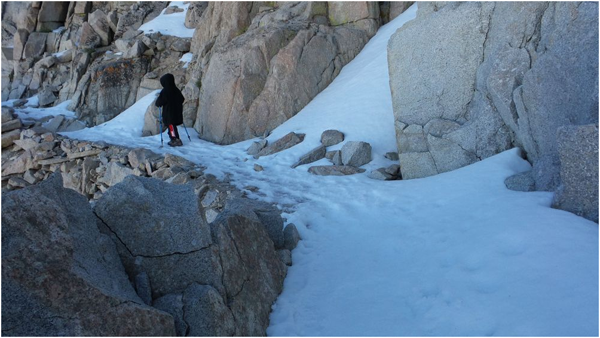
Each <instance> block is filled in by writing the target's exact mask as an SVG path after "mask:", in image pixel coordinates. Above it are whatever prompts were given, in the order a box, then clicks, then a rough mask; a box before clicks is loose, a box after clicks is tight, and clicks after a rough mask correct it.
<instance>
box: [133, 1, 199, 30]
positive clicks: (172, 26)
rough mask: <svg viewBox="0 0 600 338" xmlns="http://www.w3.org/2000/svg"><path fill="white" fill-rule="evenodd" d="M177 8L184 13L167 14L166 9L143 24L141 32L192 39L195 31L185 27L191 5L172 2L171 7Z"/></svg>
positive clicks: (182, 2)
mask: <svg viewBox="0 0 600 338" xmlns="http://www.w3.org/2000/svg"><path fill="white" fill-rule="evenodd" d="M172 6H176V7H179V8H181V9H183V12H178V13H171V14H165V11H166V10H167V9H166V8H165V9H163V10H162V12H161V13H160V15H159V16H157V17H156V18H154V19H153V20H151V21H149V22H146V23H145V24H143V25H142V26H141V27H140V28H139V30H141V31H144V33H145V34H152V33H156V32H160V33H161V34H162V35H172V36H178V37H180V38H191V37H193V36H194V29H193V28H187V27H185V25H184V22H185V13H186V12H187V10H188V7H190V4H189V3H184V1H171V2H170V3H169V7H172Z"/></svg>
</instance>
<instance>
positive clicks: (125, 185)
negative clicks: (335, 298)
mask: <svg viewBox="0 0 600 338" xmlns="http://www.w3.org/2000/svg"><path fill="white" fill-rule="evenodd" d="M2 164H3V166H2V176H3V180H2V202H3V203H2V250H3V256H2V293H3V297H2V322H3V324H2V334H3V335H6V336H22V335H26V336H34V335H39V336H48V335H73V336H78V335H96V336H135V335H144V336H170V335H175V334H177V335H179V336H232V335H241V336H257V335H265V330H266V328H267V326H268V325H269V314H270V312H271V305H272V304H273V302H274V301H275V299H276V298H277V296H278V295H279V293H280V292H281V290H282V288H283V279H284V277H285V275H286V272H287V266H288V265H291V264H292V258H291V250H292V249H294V247H295V246H296V244H297V243H298V240H299V235H298V232H297V230H296V228H295V226H294V225H293V224H289V225H287V226H286V227H285V231H284V229H283V219H282V218H281V216H280V211H279V210H278V209H277V208H275V207H274V206H272V205H270V204H267V203H263V202H258V201H254V200H249V199H247V198H245V196H244V194H243V193H242V192H241V191H239V190H237V189H235V188H234V187H232V186H230V185H229V184H227V183H226V182H219V181H217V180H216V178H215V177H214V176H211V175H205V174H204V173H203V169H202V168H201V167H198V166H197V165H194V164H193V163H191V162H189V161H186V160H185V159H183V158H180V157H177V156H173V155H167V156H165V157H161V156H159V155H157V154H154V153H152V152H150V151H148V150H145V149H141V148H138V149H127V148H122V147H115V146H109V145H106V144H103V143H90V142H80V141H71V140H69V139H66V138H63V137H61V136H57V135H53V134H52V133H49V132H46V131H44V130H42V129H40V128H39V127H33V128H30V129H25V130H23V131H20V133H19V137H18V138H17V139H16V140H14V145H12V146H11V147H10V148H5V149H4V150H3V151H2ZM5 178H8V179H6V180H5ZM88 199H89V200H90V202H92V203H89V202H88Z"/></svg>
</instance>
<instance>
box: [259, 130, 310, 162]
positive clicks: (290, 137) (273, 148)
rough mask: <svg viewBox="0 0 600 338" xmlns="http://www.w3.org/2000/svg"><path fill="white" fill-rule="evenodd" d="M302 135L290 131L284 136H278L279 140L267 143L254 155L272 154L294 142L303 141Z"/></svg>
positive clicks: (294, 143) (293, 144) (287, 147)
mask: <svg viewBox="0 0 600 338" xmlns="http://www.w3.org/2000/svg"><path fill="white" fill-rule="evenodd" d="M304 136H305V134H296V133H294V132H291V133H289V134H287V135H285V136H284V137H282V138H280V139H279V140H277V141H275V142H273V143H271V144H269V145H267V146H266V147H265V148H263V149H262V150H261V151H260V152H259V153H258V154H257V155H256V156H255V157H261V156H267V155H272V154H275V153H278V152H280V151H282V150H286V149H289V148H291V147H293V146H295V145H296V144H299V143H300V142H302V141H304Z"/></svg>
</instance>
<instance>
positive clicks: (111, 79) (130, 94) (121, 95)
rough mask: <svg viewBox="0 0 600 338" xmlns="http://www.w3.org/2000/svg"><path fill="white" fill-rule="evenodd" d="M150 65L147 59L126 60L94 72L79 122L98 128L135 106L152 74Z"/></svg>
mask: <svg viewBox="0 0 600 338" xmlns="http://www.w3.org/2000/svg"><path fill="white" fill-rule="evenodd" d="M148 62H149V60H148V59H147V58H145V57H141V58H136V59H122V60H116V61H113V62H107V63H104V64H101V65H99V66H97V67H96V68H95V69H93V70H92V71H91V72H90V74H89V77H88V78H87V84H86V85H87V86H88V90H87V95H86V96H85V98H84V100H83V104H82V105H81V106H80V107H78V108H77V112H78V115H79V116H78V117H79V119H81V120H83V121H85V122H87V123H88V124H89V125H98V124H101V123H104V122H106V121H109V120H110V119H112V118H114V117H115V116H117V115H118V114H120V113H121V112H122V111H123V110H125V109H127V108H129V107H130V106H132V105H133V104H134V103H135V101H136V96H137V90H138V88H139V87H140V83H141V81H142V77H143V76H144V74H146V72H147V70H148V66H149V64H148ZM86 75H87V74H86ZM81 82H86V81H84V80H82V81H81ZM82 85H84V84H83V83H80V84H79V86H82Z"/></svg>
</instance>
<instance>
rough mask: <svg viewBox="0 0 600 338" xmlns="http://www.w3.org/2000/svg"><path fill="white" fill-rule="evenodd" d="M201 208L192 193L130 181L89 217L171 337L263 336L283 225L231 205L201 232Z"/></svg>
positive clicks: (271, 211) (277, 282) (272, 216)
mask: <svg viewBox="0 0 600 338" xmlns="http://www.w3.org/2000/svg"><path fill="white" fill-rule="evenodd" d="M165 161H167V160H165ZM202 205H204V203H203V202H201V201H199V199H198V198H197V197H196V195H195V193H194V188H193V186H192V185H189V184H184V185H175V184H170V183H167V182H163V181H160V180H157V179H153V178H143V177H136V176H133V175H132V176H128V177H126V178H125V180H123V182H121V183H119V184H117V185H114V186H113V187H111V188H110V189H108V190H107V191H106V192H105V193H104V195H103V196H102V197H101V198H100V199H99V200H98V201H97V202H96V204H95V207H94V212H95V213H96V214H97V216H98V217H99V219H101V220H102V224H101V225H100V227H101V229H103V231H104V232H105V233H107V234H109V235H110V236H111V237H112V239H113V241H115V243H117V249H118V252H119V255H120V257H121V260H122V261H123V263H124V266H125V270H126V272H127V274H128V275H129V277H130V279H131V280H134V279H135V278H136V277H137V276H143V275H147V276H148V280H149V282H148V283H145V285H148V284H149V285H150V288H151V291H150V293H151V298H152V300H151V302H152V303H153V304H154V305H155V306H156V307H157V308H159V309H161V310H163V311H166V312H167V313H170V314H171V315H172V316H173V317H174V318H175V326H176V328H177V332H178V334H186V332H187V334H189V335H203V336H204V335H206V336H217V335H234V334H235V335H242V336H251V335H264V334H265V331H266V328H267V327H268V324H269V313H270V310H271V305H272V304H273V302H274V301H275V299H276V298H277V296H278V295H279V293H280V292H281V290H282V288H283V279H284V278H285V274H286V269H285V266H284V264H283V263H282V262H281V260H280V259H279V257H278V255H277V254H276V249H277V248H282V247H283V246H284V237H283V220H282V219H281V216H280V214H279V212H278V210H277V209H275V208H274V207H272V206H270V205H266V204H264V203H258V202H256V201H249V200H246V199H233V200H231V201H228V202H227V203H226V205H225V206H224V208H223V210H222V211H221V213H220V214H219V216H218V217H217V218H216V219H215V220H214V221H213V222H212V223H210V225H209V224H208V223H207V222H206V221H205V220H204V218H203V216H202V215H203V212H202ZM274 241H275V243H274ZM138 291H139V290H138ZM144 292H146V291H144Z"/></svg>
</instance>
